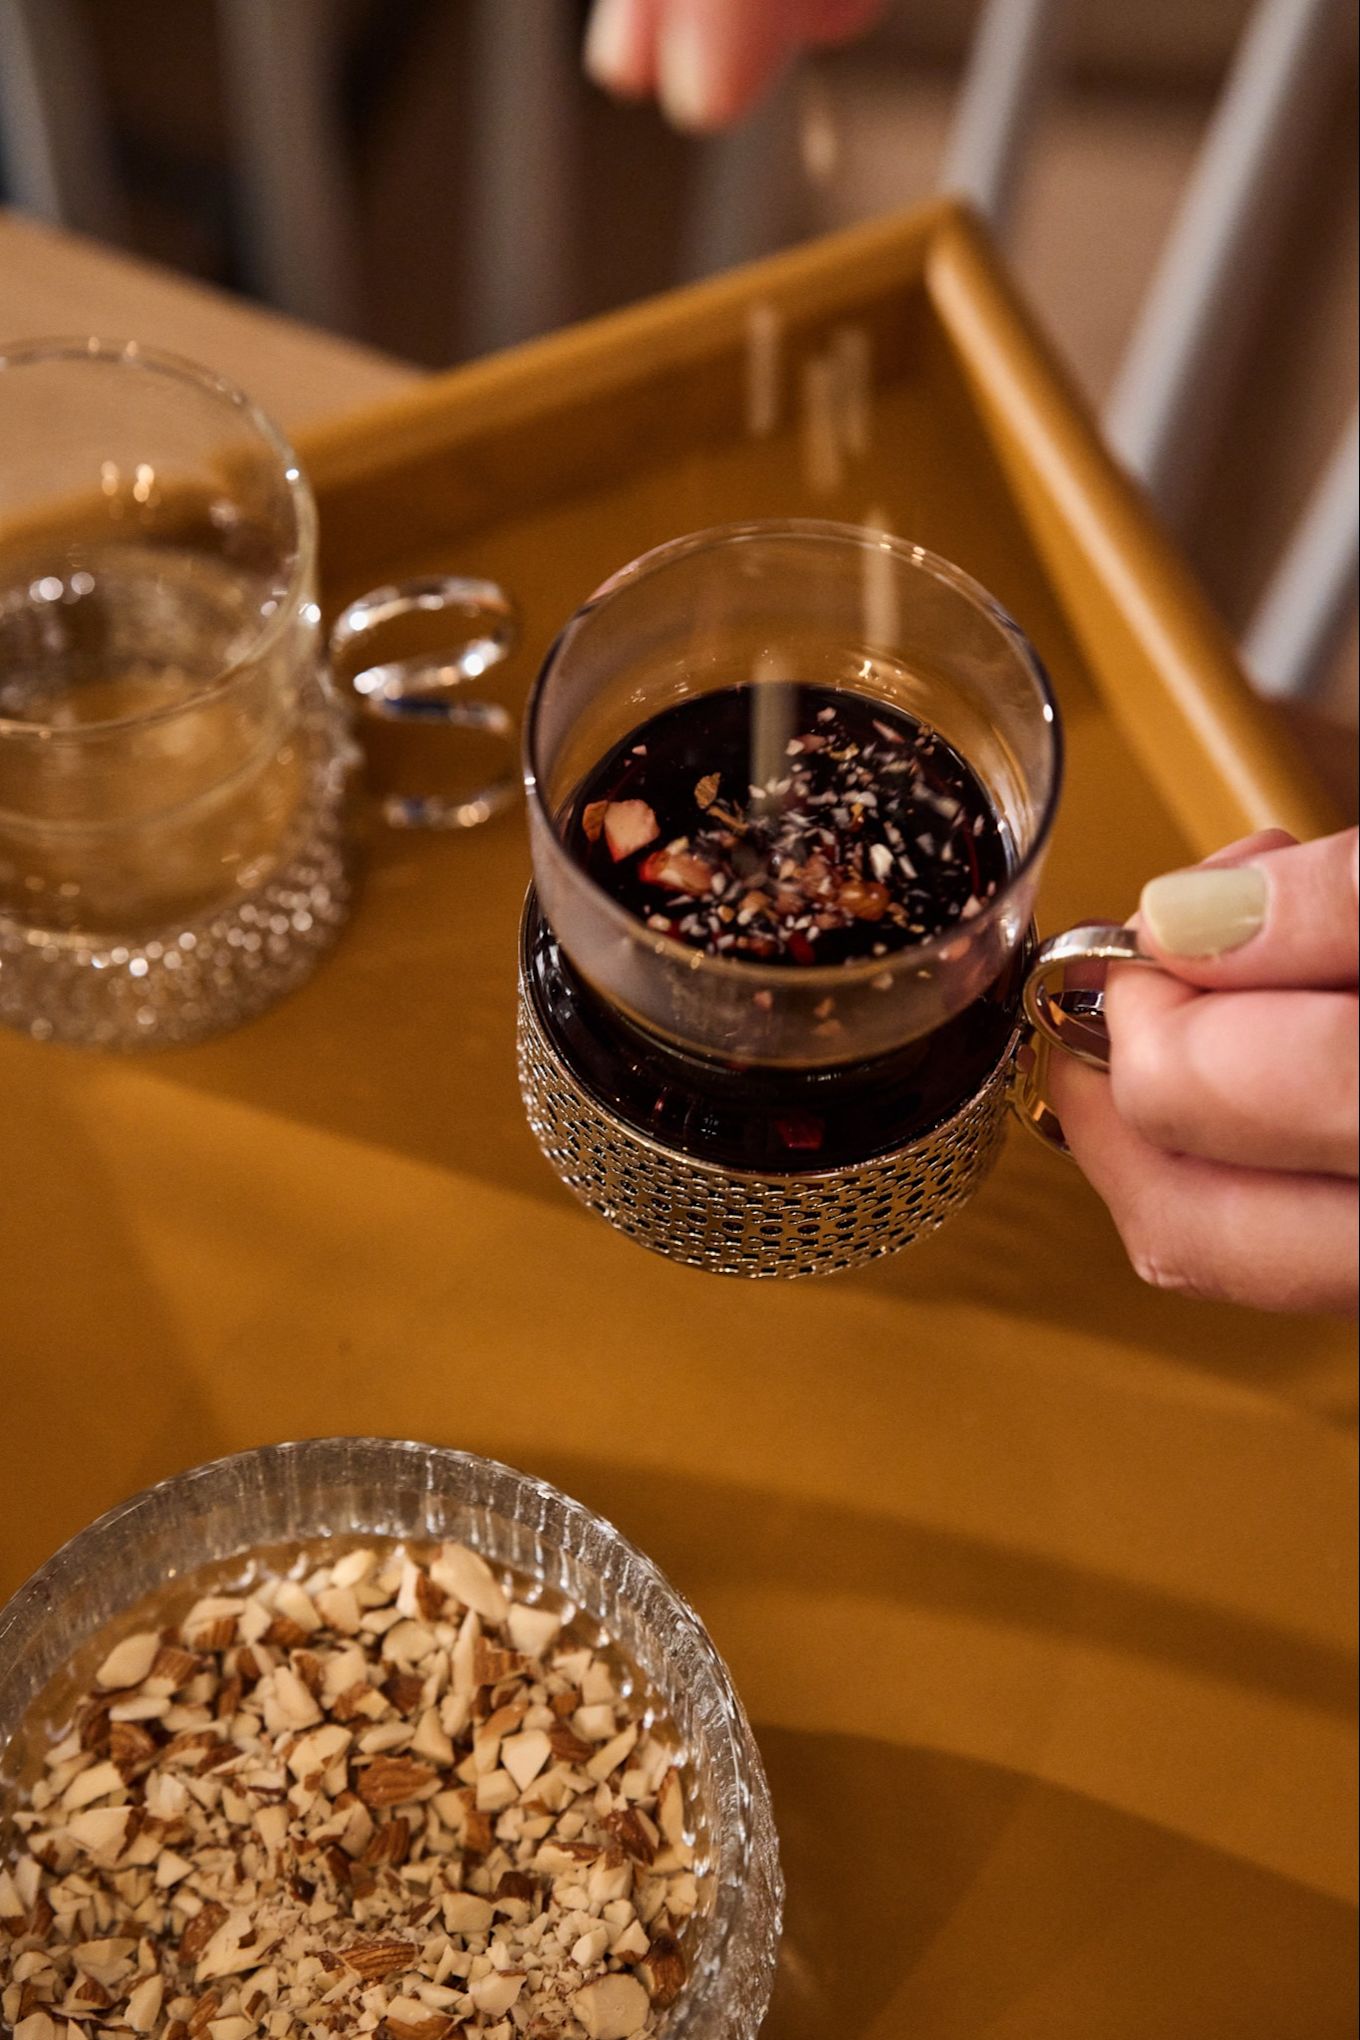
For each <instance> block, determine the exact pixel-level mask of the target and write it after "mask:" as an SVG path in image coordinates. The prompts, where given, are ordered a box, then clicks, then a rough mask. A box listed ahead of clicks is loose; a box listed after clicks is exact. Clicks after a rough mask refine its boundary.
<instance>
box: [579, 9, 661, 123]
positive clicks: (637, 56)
mask: <svg viewBox="0 0 1360 2040" xmlns="http://www.w3.org/2000/svg"><path fill="white" fill-rule="evenodd" d="M660 6H661V0H595V5H594V7H593V8H592V10H591V15H590V22H589V25H588V26H587V29H586V41H585V50H584V52H583V61H584V63H585V67H586V70H587V71H588V72H589V74H590V76H591V77H592V78H593V79H594V80H595V83H596V84H597V85H602V86H603V87H604V89H605V91H606V92H613V93H615V94H617V95H618V97H619V98H621V99H643V98H645V97H646V95H647V94H648V93H649V92H652V91H653V90H654V89H655V86H656V28H657V17H658V14H659V11H660Z"/></svg>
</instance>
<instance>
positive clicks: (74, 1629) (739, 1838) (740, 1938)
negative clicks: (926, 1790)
mask: <svg viewBox="0 0 1360 2040" xmlns="http://www.w3.org/2000/svg"><path fill="white" fill-rule="evenodd" d="M352 1535H359V1536H386V1537H395V1538H408V1537H409V1538H451V1539H457V1540H459V1541H460V1542H464V1543H467V1544H470V1545H472V1546H473V1547H474V1548H475V1549H477V1550H478V1551H480V1552H481V1553H482V1554H483V1555H484V1556H485V1557H486V1558H487V1559H488V1561H489V1562H490V1563H491V1564H492V1565H493V1566H501V1567H505V1568H507V1569H510V1570H513V1571H514V1572H516V1573H518V1574H520V1575H521V1576H528V1577H530V1578H533V1579H537V1580H540V1581H542V1583H543V1585H544V1588H545V1589H546V1590H547V1591H548V1592H550V1593H552V1594H555V1595H559V1596H561V1597H563V1598H564V1599H565V1600H566V1601H568V1602H570V1603H572V1604H574V1605H575V1607H576V1608H578V1609H579V1610H581V1611H582V1612H583V1613H584V1614H585V1615H586V1616H588V1617H589V1618H590V1619H591V1620H592V1621H594V1622H598V1623H599V1624H600V1625H601V1627H602V1629H603V1630H605V1631H606V1632H607V1633H608V1635H609V1636H610V1637H611V1638H612V1639H613V1640H614V1641H615V1642H616V1643H618V1644H619V1645H620V1646H621V1647H622V1648H623V1650H624V1651H625V1652H626V1653H627V1655H628V1656H629V1657H630V1658H631V1659H632V1660H633V1662H634V1663H635V1664H636V1665H638V1666H639V1667H640V1669H641V1670H642V1672H643V1673H644V1674H645V1676H646V1678H647V1679H648V1680H649V1682H650V1683H651V1685H652V1687H653V1689H654V1690H655V1692H656V1693H657V1694H658V1695H659V1697H660V1699H661V1701H662V1702H663V1703H664V1705H665V1707H666V1708H667V1710H668V1712H669V1714H670V1717H671V1719H672V1721H673V1722H674V1724H675V1726H676V1728H677V1729H678V1732H679V1735H680V1737H681V1740H682V1745H683V1750H684V1757H685V1761H686V1763H687V1765H688V1767H689V1770H690V1774H691V1776H692V1777H693V1779H694V1780H695V1800H696V1809H695V1812H696V1828H697V1833H698V1847H697V1850H696V1865H697V1874H698V1875H699V1878H700V1886H701V1894H702V1895H701V1903H700V1908H699V1910H698V1912H697V1913H696V1915H695V1916H694V1919H693V1921H692V1923H691V1929H690V1937H689V1938H688V1939H687V1943H686V1945H687V1949H688V1951H689V1956H690V1969H691V1973H690V1980H689V1982H688V1983H687V1985H686V1986H685V1988H684V1990H683V1992H682V1994H681V1996H680V1998H679V1999H678V2000H677V2002H676V2004H675V2006H674V2007H673V2009H672V2011H671V2012H670V2014H669V2016H668V2018H667V2019H666V2021H665V2025H664V2031H665V2034H666V2040H753V2036H754V2035H755V2034H756V2033H757V2031H758V2030H759V2027H760V2024H761V2020H762V2019H763V2017H764V2015H765V2010H766V2007H767V2005H768V2003H769V1997H770V1991H771V1988H772V1985H773V1979H774V1971H775V1962H776V1957H777V1953H778V1945H779V1934H780V1925H781V1916H782V1906H783V1881H782V1877H781V1873H780V1868H779V1851H778V1843H777V1838H776V1835H775V1828H774V1820H773V1815H772V1811H771V1806H770V1797H769V1789H768V1786H767V1784H766V1781H765V1774H764V1771H763V1769H762V1766H761V1762H760V1755H759V1752H758V1750H757V1749H756V1745H755V1741H754V1738H753V1737H752V1734H751V1730H750V1726H749V1724H748V1722H747V1720H746V1716H745V1713H744V1712H743V1710H742V1706H741V1702H740V1700H739V1699H738V1697H737V1694H736V1692H735V1690H734V1688H733V1685H732V1681H731V1677H730V1675H729V1673H728V1671H727V1668H726V1666H725V1665H724V1664H723V1662H722V1659H721V1658H720V1657H719V1655H718V1652H717V1650H716V1649H715V1647H714V1645H713V1642H712V1640H711V1638H710V1637H709V1635H708V1633H707V1631H706V1630H705V1628H704V1626H703V1624H702V1622H701V1621H700V1620H699V1617H698V1616H697V1615H696V1614H695V1613H694V1611H693V1609H692V1608H690V1607H689V1605H688V1604H687V1603H686V1602H685V1601H684V1600H683V1599H682V1598H681V1596H680V1595H679V1594H677V1593H676V1591H675V1589H674V1588H673V1587H672V1586H671V1585H670V1583H669V1582H668V1581H667V1580H666V1579H665V1577H664V1576H663V1575H662V1574H661V1572H660V1571H658V1569H657V1567H656V1566H655V1565H654V1564H653V1563H652V1562H651V1560H650V1559H648V1558H646V1557H644V1555H643V1554H642V1552H640V1551H638V1550H637V1549H636V1547H635V1546H634V1545H632V1544H630V1543H629V1542H628V1540H627V1539H626V1538H624V1537H623V1536H621V1535H620V1533H619V1532H618V1531H617V1530H615V1529H614V1527H613V1526H612V1524H610V1523H608V1522H606V1521H605V1520H604V1519H603V1518H602V1517H600V1516H596V1515H594V1514H592V1513H591V1511H590V1510H588V1509H586V1508H583V1507H582V1506H581V1504H580V1503H579V1502H574V1501H572V1500H570V1499H569V1498H568V1497H567V1496H566V1495H563V1494H561V1493H559V1492H558V1490H557V1489H556V1488H553V1487H550V1486H548V1484H547V1483H546V1482H544V1481H540V1480H535V1479H533V1478H532V1477H531V1476H530V1475H528V1474H524V1473H519V1472H516V1471H515V1470H514V1469H513V1468H511V1467H508V1466H502V1465H500V1464H498V1463H497V1462H496V1461H494V1460H488V1459H481V1458H478V1457H476V1456H475V1455H473V1454H471V1453H466V1452H455V1451H449V1450H446V1449H443V1448H440V1447H436V1446H427V1445H419V1444H409V1443H405V1442H401V1441H397V1440H392V1439H381V1438H320V1439H311V1440H307V1441H305V1442H303V1443H300V1444H290V1445H267V1446H261V1447H259V1448H258V1449H256V1450H255V1451H251V1452H244V1453H240V1454H238V1455H237V1456H235V1457H233V1458H230V1459H219V1460H216V1461H214V1462H213V1463H211V1464H210V1465H206V1466H199V1467H195V1468H194V1469H193V1470H192V1471H190V1472H188V1473H184V1474H180V1475H178V1476H176V1477H175V1478H174V1479H172V1480H167V1481H163V1482H162V1483H161V1484H160V1485H159V1486H158V1487H154V1488H150V1489H148V1490H147V1491H146V1492H145V1493H144V1494H141V1495H138V1496H136V1497H135V1498H134V1499H133V1500H131V1501H128V1502H125V1503H123V1504H122V1505H121V1506H120V1507H118V1508H115V1509H112V1510H110V1511H109V1513H108V1514H107V1515H105V1516H101V1517H100V1518H99V1520H98V1521H97V1522H95V1523H92V1524H91V1525H90V1527H89V1528H88V1529H87V1530H83V1531H81V1533H80V1534H79V1536H77V1537H75V1538H73V1539H72V1540H71V1542H70V1543H69V1544H66V1545H64V1546H63V1547H62V1549H61V1550H60V1551H58V1552H57V1553H56V1554H55V1556H54V1557H53V1558H51V1559H50V1560H49V1561H48V1563H47V1564H46V1565H45V1566H43V1567H42V1569H41V1570H40V1571H39V1572H37V1573H35V1574H34V1575H33V1577H32V1579H30V1580H29V1581H28V1582H27V1583H26V1585H24V1586H22V1587H20V1589H19V1591H18V1592H17V1593H16V1594H15V1595H14V1597H13V1599H12V1600H11V1601H10V1602H9V1603H8V1605H7V1606H6V1607H4V1608H3V1609H0V1813H2V1812H3V1804H4V1791H5V1780H6V1779H7V1778H9V1779H12V1778H14V1777H15V1776H17V1775H20V1774H21V1772H22V1770H23V1767H24V1765H25V1763H26V1761H27V1760H28V1751H27V1746H26V1729H25V1723H26V1722H27V1721H28V1720H30V1718H31V1717H30V1710H31V1709H32V1707H33V1704H34V1702H35V1700H36V1699H37V1698H38V1696H39V1695H40V1694H41V1693H42V1692H43V1691H44V1689H45V1688H46V1687H47V1686H48V1684H49V1682H50V1681H52V1680H53V1679H55V1678H58V1677H59V1676H60V1674H61V1673H62V1671H63V1668H64V1667H66V1666H67V1665H68V1664H69V1662H70V1660H71V1658H72V1657H73V1655H74V1654H75V1653H77V1652H78V1651H79V1650H80V1649H81V1647H82V1646H83V1645H85V1644H86V1643H87V1642H89V1641H90V1640H91V1639H92V1638H93V1637H94V1636H95V1635H96V1634H97V1633H98V1632H99V1631H100V1630H101V1629H102V1628H103V1627H104V1626H105V1625H106V1624H108V1623H110V1622H116V1621H117V1618H118V1617H119V1615H120V1614H121V1613H123V1612H124V1611H125V1610H127V1609H129V1608H131V1607H132V1606H133V1604H134V1603H136V1602H137V1601H138V1600H139V1599H140V1598H141V1597H142V1596H143V1595H144V1594H147V1593H150V1592H153V1591H155V1590H156V1589H158V1588H160V1587H162V1586H163V1585H164V1584H165V1583H166V1582H167V1581H169V1580H172V1579H175V1578H177V1577H182V1576H183V1575H186V1574H191V1573H193V1572H195V1571H197V1570H199V1569H200V1568H203V1567H206V1566H212V1565H215V1564H217V1563H218V1562H219V1561H222V1560H227V1559H230V1558H232V1557H234V1556H236V1555H238V1554H245V1553H247V1552H249V1551H251V1550H253V1549H256V1548H259V1547H261V1546H266V1547H268V1546H279V1545H288V1544H290V1543H294V1542H314V1541H316V1540H319V1539H324V1538H326V1537H329V1536H335V1537H349V1536H352ZM2 1826H3V1823H2V1822H0V1827H2Z"/></svg>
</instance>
